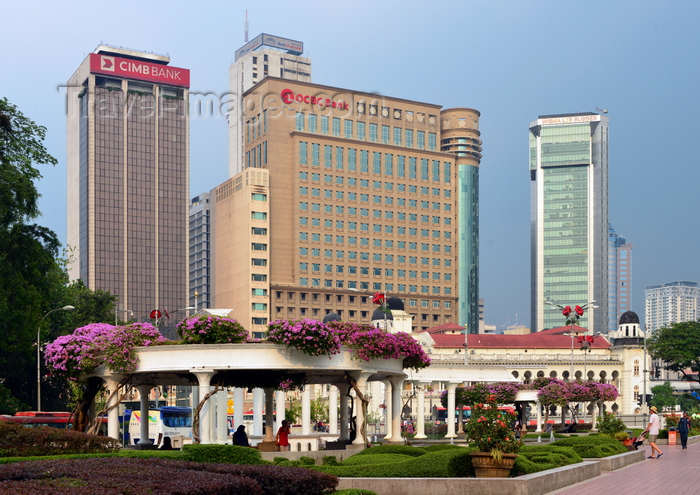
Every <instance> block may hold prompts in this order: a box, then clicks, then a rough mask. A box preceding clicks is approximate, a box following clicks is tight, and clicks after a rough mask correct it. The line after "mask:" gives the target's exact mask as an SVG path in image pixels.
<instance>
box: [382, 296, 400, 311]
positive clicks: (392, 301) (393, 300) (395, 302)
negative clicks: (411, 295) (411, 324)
mask: <svg viewBox="0 0 700 495" xmlns="http://www.w3.org/2000/svg"><path fill="white" fill-rule="evenodd" d="M386 307H387V308H389V309H396V310H400V311H403V310H404V306H403V300H402V299H401V298H400V297H389V298H387V300H386Z"/></svg>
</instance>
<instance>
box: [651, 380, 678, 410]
mask: <svg viewBox="0 0 700 495" xmlns="http://www.w3.org/2000/svg"><path fill="white" fill-rule="evenodd" d="M651 393H652V394H654V395H653V397H652V398H651V405H652V406H656V407H657V408H658V409H659V410H662V409H663V408H665V407H673V406H675V405H676V402H677V401H676V397H675V396H674V395H673V387H672V386H671V382H664V384H663V385H656V386H655V387H651Z"/></svg>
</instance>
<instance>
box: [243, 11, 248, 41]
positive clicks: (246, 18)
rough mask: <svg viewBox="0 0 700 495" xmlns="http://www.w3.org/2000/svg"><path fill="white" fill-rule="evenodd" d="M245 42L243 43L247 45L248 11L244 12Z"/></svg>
mask: <svg viewBox="0 0 700 495" xmlns="http://www.w3.org/2000/svg"><path fill="white" fill-rule="evenodd" d="M244 26H245V40H244V43H248V11H247V10H246V11H245V25H244Z"/></svg>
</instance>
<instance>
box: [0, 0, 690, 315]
mask: <svg viewBox="0 0 700 495" xmlns="http://www.w3.org/2000/svg"><path fill="white" fill-rule="evenodd" d="M246 9H247V10H248V16H249V23H250V38H251V39H252V38H253V37H255V36H257V35H258V34H259V33H261V32H266V33H270V34H276V35H279V36H283V37H288V38H292V39H295V40H300V41H303V42H304V48H305V55H306V56H309V57H310V58H311V59H312V60H313V81H314V82H316V83H319V84H325V85H329V86H339V87H342V88H351V89H355V90H366V91H374V92H378V93H381V94H385V95H390V96H394V97H399V98H406V99H411V100H418V101H425V102H429V103H436V104H440V105H443V106H444V107H446V108H448V107H470V108H475V109H477V110H479V111H480V112H481V121H480V129H481V132H482V139H483V141H484V145H483V148H484V158H483V160H482V163H481V170H480V186H481V187H480V208H481V210H480V214H481V223H480V228H481V232H480V242H481V270H480V276H481V297H483V298H484V299H485V302H486V320H487V323H491V324H495V325H498V326H499V328H500V327H501V326H503V325H505V324H513V323H515V321H516V318H517V321H518V322H519V323H525V324H528V325H529V317H530V315H529V305H530V292H529V283H530V244H529V232H530V230H529V229H530V226H529V220H530V218H529V215H530V213H529V212H530V210H529V208H530V183H529V178H528V162H527V158H528V155H527V146H528V141H527V138H528V124H529V122H530V121H532V120H535V119H536V118H537V116H538V115H543V114H555V113H568V112H579V111H581V112H583V111H595V110H596V107H599V108H606V109H608V110H609V114H608V116H609V117H610V221H611V223H612V225H613V227H614V228H615V230H616V231H617V232H618V234H620V235H623V236H625V237H626V238H627V240H628V241H629V242H632V243H633V244H634V254H633V256H634V262H633V310H634V311H636V312H637V313H638V314H639V315H640V317H642V318H643V314H644V286H645V285H648V284H659V283H665V282H669V281H672V280H692V281H700V264H699V263H698V247H697V246H698V245H699V244H700V230H699V229H698V228H697V219H696V216H697V214H698V212H699V211H700V199H699V198H700V195H699V194H698V193H697V192H696V190H697V183H698V179H700V172H698V165H699V163H698V162H699V161H700V160H699V157H700V136H699V134H700V132H699V131H700V125H699V124H698V117H700V98H699V97H698V94H697V88H698V82H697V81H698V78H699V76H700V70H699V68H700V62H699V60H700V58H699V57H698V52H699V49H700V31H699V30H698V29H697V20H698V19H699V18H700V2H697V1H671V2H652V1H648V0H636V1H629V0H620V1H614V0H612V1H611V0H607V1H600V0H592V1H585V2H582V1H564V0H561V1H554V0H549V1H540V2H524V1H511V0H507V1H497V0H494V1H489V2H483V1H481V2H476V1H471V0H464V1H443V2H440V1H438V2H432V3H426V2H415V1H403V2H399V1H394V0H389V1H383V2H369V1H365V0H358V1H355V2H328V1H326V2H321V1H306V0H300V1H297V2H280V1H276V0H271V1H266V2H248V3H246V2H239V1H235V0H234V1H228V2H219V1H213V2H202V3H192V2H184V1H180V0H176V1H172V2H169V3H167V4H146V3H143V2H132V1H129V0H126V1H122V2H119V3H118V4H114V3H112V4H105V3H101V4H99V3H98V4H92V5H89V4H85V3H84V2H77V1H75V0H66V1H63V2H38V1H36V0H28V1H26V2H24V3H23V4H21V5H19V4H17V3H15V4H13V5H12V6H11V7H9V8H8V7H6V8H5V9H4V15H3V17H4V22H3V29H2V30H1V31H0V46H2V47H3V50H2V52H1V53H0V96H5V97H7V98H8V99H9V100H10V101H11V102H12V103H14V104H16V105H18V106H19V107H20V109H21V110H22V111H23V112H24V113H25V115H27V116H28V117H30V118H32V119H33V120H35V121H36V122H38V123H40V124H42V125H44V126H46V127H47V128H48V131H49V132H48V138H47V141H46V144H47V146H48V148H49V150H50V152H51V153H52V154H53V155H54V156H55V157H56V158H58V159H59V165H58V166H56V167H55V168H53V169H44V170H42V172H43V174H44V179H43V180H42V181H41V182H40V184H39V188H40V191H41V193H42V194H43V198H42V200H41V202H40V207H41V210H42V211H43V217H42V218H41V219H40V220H39V222H40V223H41V224H43V225H46V226H48V227H50V228H52V229H53V230H55V231H56V232H57V233H58V235H59V237H60V238H61V240H62V241H65V231H66V226H65V224H66V212H65V200H66V194H65V100H64V97H63V95H62V94H61V93H60V92H59V86H60V85H61V84H64V83H65V81H66V80H67V79H68V78H69V77H70V76H71V75H72V74H73V72H74V70H75V69H76V68H77V67H78V65H79V64H80V63H81V62H82V60H83V59H84V58H85V56H87V54H88V53H90V52H91V51H92V50H93V49H94V48H95V47H96V46H97V45H98V44H100V43H101V42H104V43H109V44H112V45H119V46H124V47H129V48H134V49H139V50H148V51H152V52H157V53H168V54H169V55H170V57H171V65H174V66H178V67H185V68H189V69H191V71H192V72H191V75H192V80H191V90H192V91H193V92H200V93H210V92H213V93H217V94H223V93H226V92H227V91H228V67H229V65H230V63H231V61H232V59H233V54H234V51H235V50H236V49H237V48H239V47H240V46H241V45H242V44H243V23H244V18H245V11H246ZM227 146H228V145H227V127H226V123H225V120H224V119H223V117H219V118H212V117H202V118H194V119H192V123H191V193H192V195H195V194H197V193H199V192H202V191H208V190H209V189H211V188H213V187H214V186H216V185H218V184H220V183H221V182H223V181H224V180H225V179H226V178H227V173H228V168H227V160H228V159H227V150H228V147H227Z"/></svg>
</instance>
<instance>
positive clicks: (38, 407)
mask: <svg viewBox="0 0 700 495" xmlns="http://www.w3.org/2000/svg"><path fill="white" fill-rule="evenodd" d="M74 309H75V307H74V306H63V307H62V308H56V309H52V310H51V311H49V312H47V313H46V314H45V315H44V317H43V318H42V319H41V321H40V322H39V327H38V328H37V330H36V410H37V411H41V325H42V324H43V323H44V320H45V319H46V317H47V316H49V315H50V314H51V313H53V312H54V311H73V310H74Z"/></svg>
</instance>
